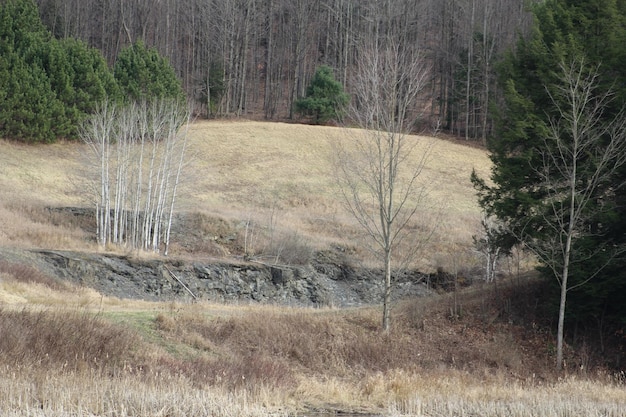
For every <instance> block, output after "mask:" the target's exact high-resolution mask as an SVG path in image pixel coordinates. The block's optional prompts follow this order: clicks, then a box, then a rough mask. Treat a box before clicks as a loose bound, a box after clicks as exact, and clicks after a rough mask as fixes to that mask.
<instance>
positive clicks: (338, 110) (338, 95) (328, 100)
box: [296, 65, 349, 123]
mask: <svg viewBox="0 0 626 417" xmlns="http://www.w3.org/2000/svg"><path fill="white" fill-rule="evenodd" d="M348 101H349V97H348V95H347V94H346V93H345V92H344V91H343V86H342V85H341V83H340V82H339V81H337V80H335V76H334V75H333V70H332V68H330V67H328V66H326V65H322V66H320V67H319V68H317V70H316V71H315V75H314V76H313V79H312V80H311V84H309V86H308V88H307V90H306V97H304V98H301V99H300V100H298V101H296V111H297V112H298V113H301V114H305V115H308V116H313V119H314V122H315V123H326V122H328V121H329V120H333V119H335V120H336V119H340V118H341V117H342V115H343V113H344V108H345V106H346V105H347V104H348Z"/></svg>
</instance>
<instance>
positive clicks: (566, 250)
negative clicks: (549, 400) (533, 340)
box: [521, 59, 626, 369]
mask: <svg viewBox="0 0 626 417" xmlns="http://www.w3.org/2000/svg"><path fill="white" fill-rule="evenodd" d="M598 87H599V80H598V71H597V69H595V70H591V71H589V70H587V69H586V65H585V62H584V60H582V59H576V60H573V61H572V62H571V63H569V64H565V63H562V64H561V65H560V77H559V84H558V85H557V86H555V88H554V91H553V92H551V91H550V90H549V91H548V94H549V95H550V98H551V100H552V104H553V107H554V109H555V111H556V117H554V118H552V119H551V121H550V124H549V127H548V135H547V136H546V138H545V139H544V145H545V146H544V147H543V149H542V150H541V152H542V157H543V158H542V160H543V163H542V165H541V166H539V167H537V174H538V175H539V177H540V178H541V180H542V189H543V190H544V191H545V193H546V197H545V198H544V202H543V211H542V212H541V214H539V216H540V217H541V219H542V220H541V224H542V225H543V228H544V229H545V230H546V231H547V232H546V233H545V235H544V234H542V235H540V236H539V237H536V236H535V235H534V231H533V232H531V231H528V232H527V233H524V235H523V236H521V240H522V241H524V242H526V243H527V244H528V246H529V247H530V248H531V250H532V251H533V252H534V253H535V254H536V255H537V256H538V257H539V258H540V259H541V261H542V262H543V263H544V264H545V265H546V266H547V267H548V268H550V270H551V271H552V273H553V274H554V276H555V277H556V279H557V280H558V281H559V285H560V289H561V296H560V305H559V319H558V330H557V360H556V366H557V369H561V368H562V364H563V333H564V320H565V306H566V301H567V293H568V291H571V290H572V289H574V288H577V287H579V286H580V285H584V284H585V283H587V282H589V281H590V280H591V279H593V278H594V277H595V276H596V275H597V274H598V273H599V272H600V271H601V269H602V268H603V267H606V266H607V265H606V264H605V265H604V266H601V267H600V269H599V270H596V271H595V272H593V273H591V275H589V276H588V277H587V278H586V279H585V280H583V281H582V282H579V283H578V284H576V285H570V284H569V283H568V279H569V278H570V271H571V269H570V268H571V266H572V263H573V262H578V261H584V260H585V259H590V258H591V257H595V256H596V255H598V254H600V253H601V252H605V253H606V251H609V252H611V253H610V254H609V256H608V257H605V259H608V260H607V261H606V262H609V260H610V259H611V258H612V257H613V256H616V255H617V254H618V253H620V252H621V251H623V250H620V249H619V248H617V247H612V246H610V245H602V247H594V248H593V249H591V250H589V249H583V248H580V247H579V246H580V245H579V246H576V242H577V241H580V240H581V239H583V238H585V237H588V236H592V235H593V234H594V233H597V232H596V231H594V228H593V227H590V225H591V224H592V223H593V218H594V216H595V215H597V214H598V210H602V207H601V205H598V204H595V202H597V201H598V199H601V198H602V193H604V192H610V193H614V192H617V190H618V189H619V188H621V187H622V186H623V185H624V184H615V183H614V181H612V178H613V177H614V175H615V173H616V171H617V170H619V169H620V168H621V167H622V166H623V165H624V164H625V163H626V118H625V115H624V114H623V112H621V113H619V114H618V115H617V116H616V117H614V118H612V119H611V120H610V121H609V122H607V121H606V115H605V113H606V112H607V108H608V105H609V103H610V101H611V99H612V96H611V93H610V92H609V93H602V94H600V95H598V93H597V89H598ZM607 184H611V185H610V186H609V188H608V189H606V188H605V186H606V185H607Z"/></svg>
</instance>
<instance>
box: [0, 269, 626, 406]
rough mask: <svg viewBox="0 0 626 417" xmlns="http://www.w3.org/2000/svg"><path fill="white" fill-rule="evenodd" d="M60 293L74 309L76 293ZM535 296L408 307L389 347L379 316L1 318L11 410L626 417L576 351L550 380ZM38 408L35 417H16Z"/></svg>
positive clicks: (272, 311) (145, 313) (137, 313)
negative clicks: (597, 414) (595, 414)
mask: <svg viewBox="0 0 626 417" xmlns="http://www.w3.org/2000/svg"><path fill="white" fill-rule="evenodd" d="M5 269H7V267H6V266H5ZM13 272H17V273H19V270H18V269H16V268H14V269H13ZM3 276H4V278H3V279H4V280H7V279H10V278H8V277H10V275H9V274H8V273H7V272H5V273H4V275H3ZM26 285H32V286H41V285H43V284H41V283H33V284H26ZM520 285H522V286H523V287H522V288H520ZM513 289H515V294H516V297H515V299H514V300H513V299H512V295H513V292H511V291H512V290H513ZM49 291H50V292H51V293H60V294H65V295H66V297H67V298H68V302H69V300H71V298H72V297H73V296H74V295H73V293H75V292H76V289H75V288H69V287H68V288H55V289H53V288H51V287H49ZM536 291H537V287H536V286H535V285H534V284H533V283H532V280H531V281H528V280H527V281H525V282H524V283H507V284H504V283H501V284H500V286H499V288H498V290H497V292H496V291H495V288H493V287H490V288H482V289H481V288H471V287H470V288H468V289H464V290H463V291H461V292H459V293H458V294H456V296H455V295H454V294H449V293H448V294H441V295H434V296H432V297H428V298H419V299H410V300H405V301H402V302H399V303H397V304H396V305H395V307H394V309H393V316H392V317H393V322H392V323H393V327H392V330H391V331H390V332H388V333H383V332H381V330H380V323H379V321H380V312H379V311H378V309H377V308H374V307H367V308H355V309H341V310H336V309H297V308H286V307H277V306H240V307H235V306H222V305H208V304H203V303H196V304H178V303H169V304H163V303H155V304H151V305H147V304H141V305H140V304H137V305H136V306H133V304H132V302H127V303H126V304H123V305H119V304H116V303H115V302H113V301H111V300H103V302H102V304H101V305H100V306H99V307H98V308H80V309H68V308H61V307H58V306H57V307H46V306H44V305H41V306H40V307H35V306H33V305H29V306H28V307H23V308H11V309H2V310H0V334H2V338H1V340H0V388H3V389H0V391H1V392H2V394H0V409H2V410H3V411H7V412H9V411H10V412H13V413H14V414H10V413H9V414H6V415H32V416H38V415H46V416H59V417H66V416H70V415H77V414H76V413H78V414H80V415H116V416H131V415H133V416H139V417H144V416H146V417H147V416H154V415H168V416H177V417H178V416H181V417H182V416H185V415H190V414H189V413H192V414H193V415H207V416H208V415H214V416H230V415H241V416H253V415H269V414H270V413H274V415H276V413H278V415H281V413H286V412H287V411H289V412H291V413H295V412H298V411H300V412H302V411H303V410H329V409H332V410H343V411H360V412H365V411H367V412H376V413H383V414H384V415H390V416H398V415H415V416H418V415H424V416H435V415H451V416H454V415H463V413H465V414H467V413H469V412H476V413H479V414H480V415H485V416H500V415H510V416H521V415H527V414H524V413H525V412H528V411H529V410H530V412H531V415H546V416H550V415H561V414H549V413H548V411H549V410H557V411H558V410H565V411H567V410H570V412H579V411H580V410H590V409H594V407H595V408H596V409H602V410H605V411H606V412H605V414H603V415H607V416H618V415H620V414H619V413H620V412H621V411H622V409H621V408H620V407H621V405H620V404H624V403H625V402H624V400H625V399H626V397H625V395H624V392H623V386H621V385H620V384H621V382H620V379H619V375H617V376H614V375H611V374H610V373H609V372H606V371H604V370H602V369H601V368H593V369H590V370H588V371H587V373H583V372H581V371H580V369H579V367H578V366H577V363H576V355H577V353H576V352H575V351H572V350H570V351H569V353H568V356H569V358H570V362H569V363H570V368H568V369H569V371H568V373H567V374H558V375H557V374H556V373H554V372H553V371H552V369H553V357H552V352H551V350H550V349H549V346H550V343H551V337H552V336H551V334H550V332H547V331H546V330H545V329H543V328H542V324H541V322H537V323H535V322H533V321H531V322H526V321H522V320H521V317H530V318H531V320H532V318H533V314H532V311H530V314H529V311H523V310H528V309H530V310H532V308H533V307H532V306H533V302H532V300H533V297H535V296H536ZM54 298H58V296H54ZM118 303H119V302H118ZM537 317H539V314H537ZM77 384H78V386H77ZM78 387H82V389H81V391H80V392H79V391H78V389H79V388H78ZM620 387H621V388H620ZM5 388H6V389H5ZM567 390H570V391H575V390H579V392H580V393H581V394H580V398H577V399H576V401H575V402H568V401H567V395H566V391H567ZM546 392H553V395H552V396H548V395H546ZM582 392H584V394H582ZM173 393H176V395H177V396H178V399H177V400H176V401H174V398H173V397H172V395H173ZM168 399H169V400H168ZM503 404H509V405H510V406H509V408H503V407H504V406H503ZM24 407H26V408H29V407H30V409H32V410H33V412H30V413H27V414H15V413H16V410H24V409H25V408H24ZM511 407H513V408H511ZM533 407H534V408H533ZM598 407H600V408H598ZM504 409H506V410H509V412H510V414H506V413H505V411H503V410H504ZM41 410H44V411H45V412H42V414H36V412H40V411H41ZM233 410H236V412H237V413H238V414H233V413H234V412H235V411H233ZM442 410H448V411H447V414H446V412H444V411H442ZM511 410H513V411H511ZM533 410H534V411H533ZM537 410H539V411H537ZM541 410H543V411H545V413H543V414H542V411H541ZM35 411H36V412H35ZM442 412H444V414H441V413H442ZM81 413H82V414H81ZM90 413H91V414H90ZM503 413H504V414H503ZM571 415H577V414H571Z"/></svg>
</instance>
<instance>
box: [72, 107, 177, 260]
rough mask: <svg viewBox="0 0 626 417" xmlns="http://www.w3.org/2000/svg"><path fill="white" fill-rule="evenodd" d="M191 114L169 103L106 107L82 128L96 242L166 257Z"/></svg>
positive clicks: (98, 111) (100, 109) (101, 108)
mask: <svg viewBox="0 0 626 417" xmlns="http://www.w3.org/2000/svg"><path fill="white" fill-rule="evenodd" d="M188 119H189V117H188V113H187V111H186V109H183V108H182V107H181V106H180V105H179V104H176V103H175V102H174V101H169V100H154V101H150V102H149V101H145V102H141V103H134V104H130V105H125V106H117V105H114V104H111V103H105V104H103V105H102V106H101V107H100V108H99V109H98V110H97V111H96V112H95V113H94V114H93V115H92V116H91V117H90V118H88V119H87V120H86V121H85V123H84V124H83V128H82V131H81V138H82V140H83V142H84V143H85V144H86V145H87V146H88V148H89V150H90V152H89V155H88V158H87V161H88V162H87V163H88V169H90V170H91V171H92V172H93V174H94V175H93V177H92V181H93V185H94V186H93V188H92V189H93V190H94V193H93V203H94V205H95V217H96V225H97V240H98V243H99V244H100V245H102V246H108V245H116V246H122V247H126V248H130V249H141V250H147V251H153V252H161V251H163V253H164V254H165V255H167V252H168V247H169V239H170V229H171V225H172V218H173V214H174V207H175V202H176V192H177V189H178V185H179V183H180V179H181V172H182V169H183V165H184V158H185V150H186V146H187V135H186V131H187V126H188Z"/></svg>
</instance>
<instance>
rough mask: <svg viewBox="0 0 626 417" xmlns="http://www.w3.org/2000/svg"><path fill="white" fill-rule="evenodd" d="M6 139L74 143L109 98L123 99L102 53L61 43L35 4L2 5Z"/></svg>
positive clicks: (0, 124)
mask: <svg viewBox="0 0 626 417" xmlns="http://www.w3.org/2000/svg"><path fill="white" fill-rule="evenodd" d="M0 62H1V63H2V64H1V67H2V74H0V77H2V83H1V84H0V134H2V136H5V137H10V138H15V139H20V140H23V141H28V142H41V141H45V142H50V141H54V140H55V139H56V138H58V137H64V138H74V137H76V135H77V128H78V125H79V124H80V122H81V121H82V120H83V119H84V118H85V117H86V115H87V114H89V113H90V112H91V111H93V109H94V108H95V107H96V105H97V103H99V102H102V101H103V100H105V99H106V98H110V99H111V98H112V99H116V98H117V97H119V93H118V88H117V84H116V82H115V79H114V78H113V74H112V73H111V71H110V70H109V68H108V67H107V65H106V62H105V61H104V58H103V57H102V55H101V53H100V52H99V51H97V50H95V49H93V48H89V47H87V46H86V45H85V44H84V43H83V42H80V41H76V40H73V39H66V40H62V41H57V40H56V39H54V38H52V36H51V35H50V33H49V32H48V31H47V30H46V28H45V27H44V26H43V24H42V23H41V20H40V18H39V14H38V10H37V6H36V4H35V3H34V2H33V1H32V0H8V1H6V2H4V3H3V4H2V5H0Z"/></svg>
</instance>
